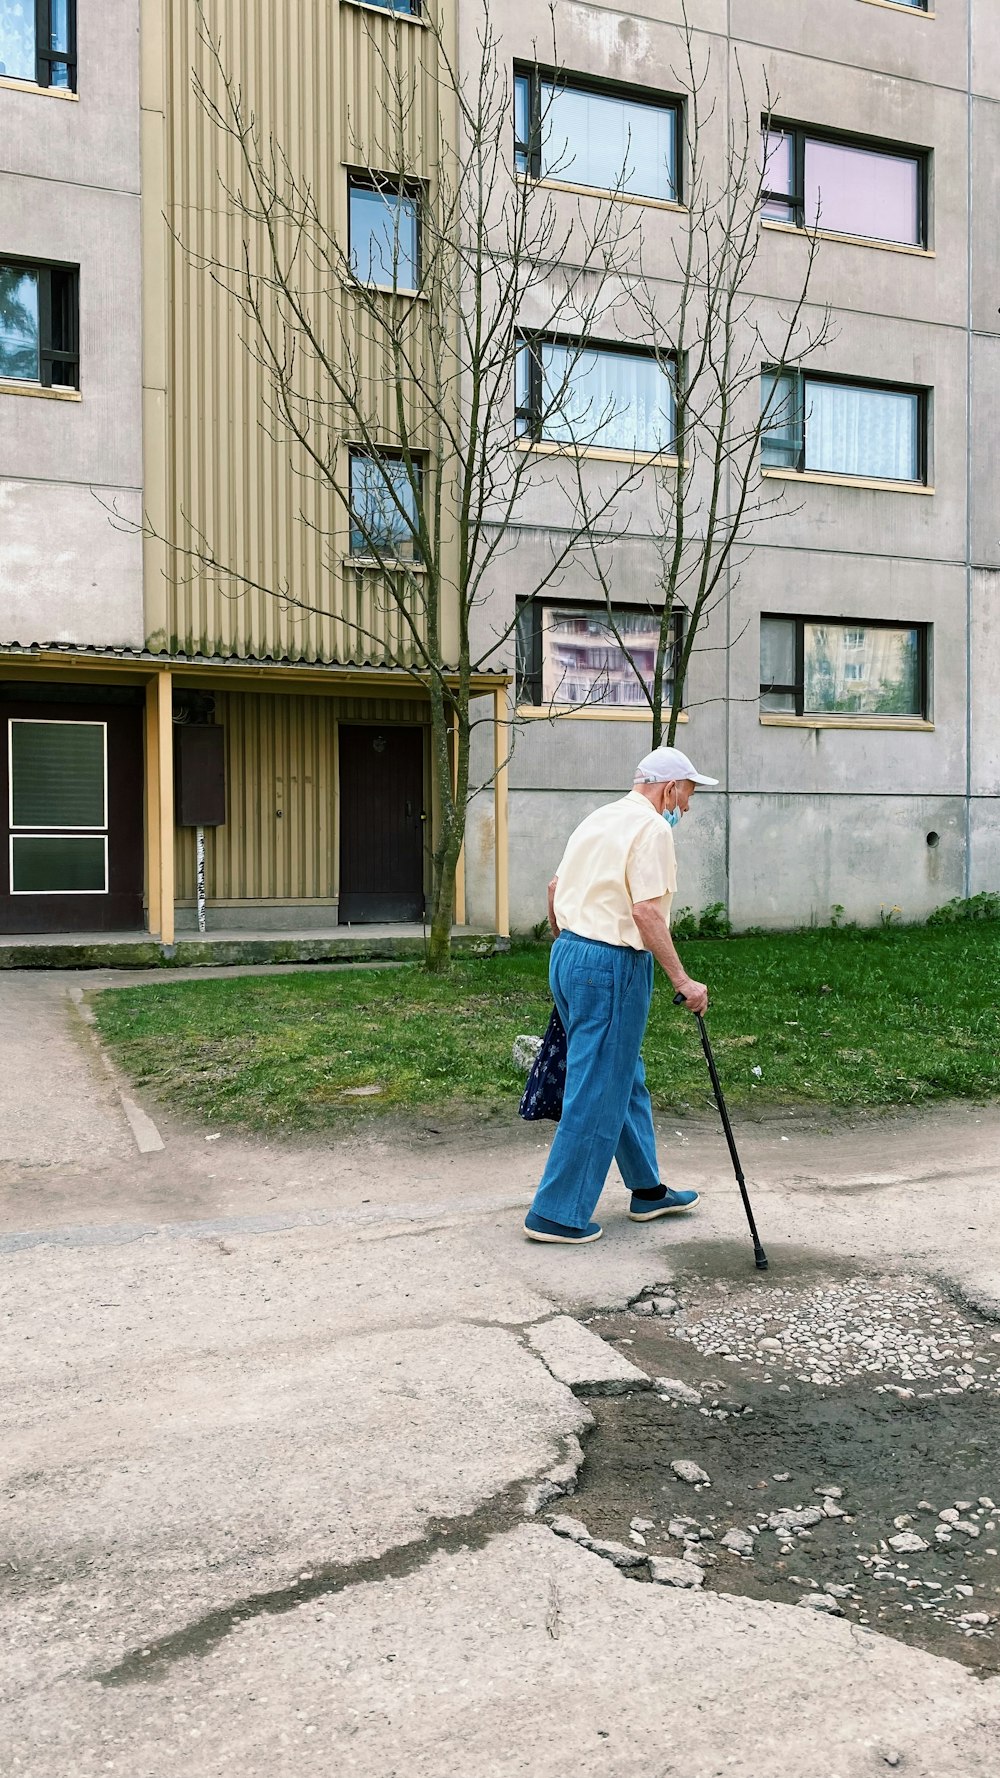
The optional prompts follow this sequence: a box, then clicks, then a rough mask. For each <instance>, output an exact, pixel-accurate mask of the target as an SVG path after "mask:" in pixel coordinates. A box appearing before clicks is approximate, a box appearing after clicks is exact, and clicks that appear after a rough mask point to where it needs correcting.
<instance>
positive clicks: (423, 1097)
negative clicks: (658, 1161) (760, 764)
mask: <svg viewBox="0 0 1000 1778" xmlns="http://www.w3.org/2000/svg"><path fill="white" fill-rule="evenodd" d="M680 948H681V954H682V956H683V959H684V963H685V966H686V968H688V969H689V970H690V972H691V974H692V975H694V976H696V977H698V978H699V979H703V980H705V981H707V982H708V984H709V987H710V990H711V993H712V1006H711V1010H710V1013H709V1030H710V1032H711V1035H712V1039H713V1044H714V1048H715V1052H716V1056H717V1059H718V1063H719V1070H720V1073H721V1076H722V1082H723V1086H724V1088H725V1091H726V1096H727V1099H728V1100H729V1101H730V1103H731V1104H732V1105H733V1106H734V1107H736V1108H742V1109H757V1108H760V1109H763V1108H766V1107H770V1106H776V1105H782V1104H806V1105H809V1104H811V1105H815V1106H831V1105H832V1106H840V1107H845V1108H850V1107H861V1106H891V1105H920V1104H926V1103H928V1102H929V1101H931V1100H937V1099H945V1098H973V1099H976V1098H982V1099H986V1098H989V1097H991V1096H993V1095H995V1094H997V1093H998V1091H1000V1042H998V1039H1000V1013H998V983H1000V925H998V924H994V923H991V922H976V923H974V924H965V925H956V926H951V927H936V928H934V927H911V928H903V929H899V930H891V929H890V930H887V931H886V930H876V931H874V932H867V931H866V932H857V931H852V930H849V931H833V930H824V931H819V932H803V933H788V934H780V935H773V936H760V935H754V936H748V937H745V938H734V939H728V940H724V941H706V940H700V941H698V940H691V941H687V942H684V943H682V945H681V947H680ZM547 967H548V956H547V952H546V951H544V950H543V949H542V948H540V947H534V946H528V945H524V946H515V948H514V950H513V951H512V953H511V954H510V955H509V956H504V957H492V958H484V959H463V960H462V961H461V962H459V963H456V965H455V967H454V969H453V971H452V973H451V975H450V976H448V977H446V978H439V977H432V976H428V975H426V974H425V973H424V972H423V970H422V969H421V968H420V967H419V966H417V965H411V966H405V967H403V968H399V969H370V970H345V971H344V972H343V973H337V972H333V971H331V972H322V973H317V974H308V973H298V972H297V973H293V974H288V975H274V976H244V977H234V978H232V979H230V980H225V981H223V980H218V979H216V980H209V981H185V982H171V981H169V980H164V979H163V978H162V977H159V978H154V979H152V980H151V981H150V983H149V985H148V986H147V985H145V984H144V985H143V986H142V987H137V988H125V989H115V990H112V991H109V992H106V993H102V994H100V995H98V996H97V997H96V999H95V1007H96V1013H97V1019H98V1024H99V1026H100V1029H101V1033H102V1035H103V1037H104V1040H105V1042H106V1043H107V1045H108V1047H109V1048H110V1050H111V1052H112V1054H113V1055H114V1056H115V1059H116V1060H117V1062H118V1063H119V1064H120V1065H121V1067H122V1068H123V1069H124V1070H125V1071H126V1073H127V1074H129V1075H130V1077H131V1078H132V1080H133V1081H135V1082H136V1083H137V1084H138V1085H139V1086H142V1087H145V1088H147V1089H150V1090H151V1091H152V1092H153V1093H154V1094H156V1095H158V1096H159V1097H160V1098H161V1099H163V1100H165V1101H166V1102H167V1103H169V1104H172V1105H174V1106H175V1107H178V1108H179V1109H181V1110H183V1111H186V1112H188V1113H192V1114H194V1115H195V1116H197V1117H200V1118H202V1119H205V1120H207V1121H209V1122H211V1123H215V1124H222V1123H228V1124H231V1125H240V1126H242V1127H244V1128H247V1129H256V1130H286V1131H295V1130H303V1131H305V1130H319V1129H329V1128H336V1127H338V1126H339V1125H343V1124H345V1123H346V1122H348V1121H354V1120H356V1119H357V1117H358V1116H359V1114H361V1113H364V1114H365V1115H368V1116H370V1115H372V1114H377V1113H379V1112H384V1111H386V1110H399V1109H405V1108H414V1109H421V1110H435V1111H448V1110H452V1111H459V1110H462V1109H474V1110H482V1111H490V1110H498V1109H501V1108H506V1109H508V1110H510V1111H513V1110H514V1109H515V1107H516V1104H517V1100H518V1097H519V1094H520V1091H521V1087H522V1084H523V1077H522V1076H521V1075H520V1074H519V1073H518V1072H517V1071H516V1070H515V1068H514V1067H513V1064H512V1062H511V1056H510V1052H511V1044H512V1042H513V1040H514V1038H515V1037H516V1036H517V1034H518V1033H519V1032H536V1033H540V1032H541V1031H542V1030H543V1028H544V1024H545V1020H546V1018H547V1016H548V1011H549V1007H550V1004H551V1003H550V999H549V994H548V988H547V982H546V973H547ZM645 1057H646V1066H647V1072H648V1076H649V1084H650V1089H651V1091H652V1094H653V1100H654V1103H655V1104H656V1105H657V1106H658V1107H659V1108H660V1109H662V1110H670V1111H683V1110H686V1109H691V1108H695V1109H699V1110H701V1109H703V1108H704V1106H705V1105H706V1103H710V1102H711V1101H710V1097H709V1087H708V1080H707V1074H706V1070H705V1065H704V1059H703V1057H702V1053H701V1048H700V1045H699V1044H698V1041H697V1034H696V1027H695V1022H694V1020H693V1019H692V1018H691V1017H690V1015H689V1014H686V1013H684V1012H683V1011H682V1010H680V1011H679V1010H678V1009H677V1008H675V1007H674V1006H673V1005H672V1003H671V993H670V987H669V983H668V982H667V981H666V979H665V977H663V976H661V975H660V974H659V972H658V979H657V988H656V993H655V995H654V999H653V1011H652V1015H651V1018H650V1023H649V1031H648V1033H647V1038H646V1046H645ZM755 1069H759V1070H760V1072H759V1074H756V1073H755V1072H754V1070H755ZM363 1086H377V1087H378V1088H380V1092H379V1093H378V1095H377V1096H373V1097H355V1096H352V1095H350V1094H349V1093H347V1092H346V1090H345V1089H348V1088H351V1087H363Z"/></svg>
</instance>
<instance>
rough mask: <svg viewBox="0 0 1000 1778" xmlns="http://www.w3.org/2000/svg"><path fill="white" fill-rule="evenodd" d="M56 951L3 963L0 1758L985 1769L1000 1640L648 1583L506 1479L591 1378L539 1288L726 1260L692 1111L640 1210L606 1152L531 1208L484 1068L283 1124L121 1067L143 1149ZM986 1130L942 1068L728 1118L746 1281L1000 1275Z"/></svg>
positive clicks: (583, 1291) (316, 1765)
mask: <svg viewBox="0 0 1000 1778" xmlns="http://www.w3.org/2000/svg"><path fill="white" fill-rule="evenodd" d="M70 985H71V983H69V982H67V980H66V979H65V978H62V977H59V976H56V975H40V976H29V975H18V974H16V973H13V972H12V973H11V974H9V975H6V976H5V977H4V978H3V979H2V980H0V1083H2V1084H0V1154H2V1156H3V1163H2V1165H3V1171H2V1173H0V1182H2V1190H0V1266H2V1276H3V1290H2V1313H3V1317H4V1322H3V1325H4V1328H5V1334H4V1339H3V1345H2V1350H0V1364H2V1373H0V1377H2V1380H0V1401H2V1404H3V1406H2V1414H3V1423H4V1434H3V1441H2V1449H3V1465H4V1485H3V1493H2V1507H0V1526H2V1553H0V1611H2V1619H0V1637H2V1646H3V1648H4V1650H5V1653H4V1656H3V1658H2V1667H3V1670H4V1686H3V1704H2V1709H3V1712H4V1717H3V1722H2V1726H0V1746H2V1747H3V1748H4V1750H5V1751H4V1756H3V1762H2V1769H4V1770H5V1771H6V1770H9V1771H10V1772H12V1773H17V1774H24V1775H30V1778H69V1775H70V1774H72V1778H90V1775H91V1774H98V1773H104V1772H108V1771H112V1772H116V1773H120V1774H127V1775H128V1778H216V1775H218V1778H229V1775H230V1774H237V1773H239V1774H240V1778H258V1774H259V1775H260V1778H265V1775H266V1778H285V1774H288V1775H289V1778H290V1775H291V1774H292V1773H294V1774H295V1775H296V1778H302V1775H303V1774H314V1773H315V1774H317V1775H319V1774H326V1773H328V1772H334V1771H336V1772H337V1773H341V1772H344V1773H350V1774H359V1775H364V1778H369V1775H370V1778H375V1775H376V1774H377V1775H378V1778H391V1775H392V1774H399V1775H400V1778H402V1774H404V1773H405V1774H406V1775H407V1778H452V1775H454V1778H494V1775H495V1778H507V1775H508V1774H511V1775H513V1774H526V1775H530V1778H548V1775H549V1774H552V1778H556V1775H557V1774H558V1775H559V1778H563V1775H564V1774H566V1773H569V1772H573V1773H581V1774H588V1775H589V1774H591V1773H593V1774H595V1775H598V1778H632V1774H638V1773H639V1772H643V1773H651V1774H654V1775H655V1778H667V1775H668V1774H670V1775H671V1778H710V1775H712V1778H715V1775H716V1774H718V1775H719V1778H722V1775H723V1774H725V1775H726V1778H728V1775H729V1774H735V1778H834V1775H836V1778H855V1774H858V1775H860V1774H868V1773H878V1772H885V1771H887V1770H890V1769H894V1768H895V1767H897V1766H898V1768H899V1769H900V1770H901V1771H904V1772H905V1773H907V1774H917V1773H921V1774H924V1773H926V1774H927V1775H928V1778H930V1775H931V1774H933V1775H934V1778H949V1775H950V1774H952V1773H954V1774H955V1775H956V1778H957V1775H958V1774H962V1778H975V1775H977V1774H983V1775H984V1778H985V1775H986V1774H993V1773H995V1771H996V1767H997V1761H996V1752H995V1749H996V1746H997V1735H998V1732H1000V1682H998V1681H996V1680H989V1681H987V1682H985V1683H984V1682H981V1681H979V1680H977V1679H975V1678H973V1677H972V1676H971V1675H970V1674H968V1673H967V1672H965V1671H964V1670H963V1669H961V1668H959V1667H957V1666H956V1665H954V1664H953V1663H951V1662H949V1661H946V1660H941V1659H937V1658H934V1657H931V1656H929V1655H925V1654H921V1653H919V1652H917V1651H915V1650H912V1649H908V1648H905V1647H903V1646H902V1645H901V1644H899V1643H896V1642H893V1641H890V1640H889V1639H887V1638H885V1637H882V1636H878V1635H875V1634H872V1633H864V1632H859V1630H858V1629H857V1627H856V1626H852V1625H850V1624H847V1623H838V1622H828V1621H824V1620H822V1619H818V1618H817V1617H816V1616H815V1615H814V1614H812V1613H808V1612H805V1611H802V1610H798V1609H796V1608H794V1607H781V1606H771V1605H764V1604H760V1603H756V1602H753V1601H747V1600H737V1599H730V1598H726V1597H718V1596H710V1595H705V1596H701V1595H699V1596H698V1597H696V1598H695V1597H688V1596H685V1595H681V1594H675V1593H673V1592H671V1591H669V1590H668V1589H665V1588H660V1587H656V1586H648V1585H647V1586H639V1585H636V1584H635V1582H633V1581H631V1580H629V1579H627V1578H626V1577H625V1576H623V1575H622V1574H621V1573H619V1572H618V1571H617V1570H616V1569H614V1568H613V1567H611V1566H610V1565H609V1564H608V1563H606V1562H602V1561H601V1560H600V1559H599V1558H597V1557H595V1556H593V1555H591V1554H589V1553H588V1552H586V1551H583V1550H580V1549H578V1548H576V1547H575V1546H573V1545H571V1544H568V1543H566V1542H565V1541H562V1540H559V1539H557V1538H555V1537H553V1536H552V1535H551V1533H550V1532H549V1531H548V1530H547V1528H546V1527H545V1526H544V1525H543V1524H541V1523H539V1522H537V1521H532V1520H530V1519H526V1518H525V1516H524V1511H523V1503H524V1495H525V1491H526V1489H527V1487H528V1486H529V1485H530V1484H531V1483H534V1482H537V1481H538V1480H539V1478H542V1477H544V1476H545V1475H546V1474H547V1473H549V1472H552V1471H553V1470H558V1469H559V1468H560V1466H562V1467H565V1465H566V1463H567V1460H568V1461H569V1463H570V1467H572V1464H573V1462H575V1457H574V1455H573V1453H574V1451H575V1444H574V1441H575V1439H576V1437H577V1436H578V1435H580V1434H585V1432H586V1426H587V1422H588V1420H589V1413H588V1409H587V1407H586V1402H585V1400H581V1399H580V1398H579V1397H578V1396H577V1395H576V1394H574V1393H573V1391H572V1389H571V1388H569V1387H567V1385H566V1383H565V1382H563V1381H561V1380H560V1379H559V1375H558V1374H553V1370H555V1371H556V1372H557V1373H558V1371H559V1364H558V1347H559V1341H558V1339H555V1338H553V1337H551V1336H546V1334H545V1332H544V1327H545V1324H546V1323H548V1322H549V1321H551V1320H552V1319H553V1318H554V1317H555V1316H557V1315H559V1314H561V1313H564V1312H566V1311H570V1312H573V1313H575V1314H576V1315H577V1317H578V1318H579V1319H580V1320H581V1321H583V1322H584V1323H585V1321H586V1316H587V1314H588V1312H589V1311H592V1310H593V1309H595V1308H597V1307H610V1306H614V1305H624V1304H625V1303H627V1302H628V1301H629V1300H630V1299H631V1298H634V1297H635V1296H636V1295H637V1294H638V1293H639V1292H640V1291H642V1290H644V1289H647V1288H648V1287H649V1286H651V1285H653V1284H655V1283H667V1282H669V1280H670V1279H671V1277H672V1275H673V1273H674V1270H675V1268H676V1266H677V1263H678V1260H679V1259H680V1258H683V1257H690V1256H692V1255H694V1254H697V1253H698V1252H701V1251H711V1253H712V1255H713V1263H716V1264H719V1263H722V1264H730V1265H732V1266H734V1267H740V1268H744V1267H749V1268H750V1269H751V1271H752V1255H751V1253H750V1251H749V1244H748V1242H747V1240H746V1235H745V1227H744V1226H741V1215H742V1212H741V1209H740V1205H739V1199H738V1197H737V1195H736V1192H735V1188H734V1186H733V1183H732V1177H731V1174H730V1173H729V1172H728V1159H727V1156H726V1151H725V1148H724V1144H723V1143H722V1141H721V1137H720V1136H719V1134H718V1132H717V1131H716V1130H715V1129H714V1128H713V1126H712V1125H710V1124H706V1125H690V1126H689V1125H685V1127H684V1130H683V1132H682V1133H681V1134H680V1135H677V1134H675V1133H674V1131H673V1129H672V1128H671V1127H670V1126H667V1127H666V1128H665V1130H664V1132H663V1155H664V1160H665V1162H666V1161H667V1160H668V1159H669V1161H670V1177H671V1178H672V1179H673V1180H675V1181H676V1182H680V1181H681V1180H683V1183H685V1184H688V1183H693V1184H695V1185H697V1186H698V1187H699V1189H701V1190H702V1192H703V1203H702V1206H701V1208H700V1211H699V1213H698V1215H697V1216H696V1217H693V1218H691V1219H690V1220H681V1219H672V1220H670V1221H668V1222H667V1223H666V1224H662V1223H661V1224H653V1225H651V1226H649V1227H637V1226H636V1225H633V1224H630V1223H628V1222H627V1221H626V1220H625V1218H624V1204H623V1197H622V1194H621V1190H620V1187H619V1190H618V1194H616V1193H615V1191H614V1188H613V1186H609V1188H608V1191H607V1192H606V1194H605V1199H604V1201H603V1203H602V1214H603V1216H604V1219H605V1225H606V1230H607V1233H606V1236H605V1239H604V1240H603V1241H601V1242H599V1243H597V1244H596V1245H595V1246H593V1247H589V1248H586V1249H584V1250H582V1251H580V1252H577V1253H565V1252H563V1251H560V1250H558V1249H556V1250H553V1249H548V1248H544V1247H537V1246H533V1245H530V1244H528V1243H526V1242H525V1241H524V1240H523V1238H522V1237H521V1235H520V1232H519V1223H520V1215H521V1213H522V1211H523V1207H524V1205H525V1204H526V1203H527V1201H528V1199H529V1198H530V1194H531V1189H532V1186H533V1183H534V1180H535V1178H536V1176H537V1172H538V1168H539V1164H540V1159H541V1155H542V1146H541V1142H542V1141H544V1138H541V1139H540V1137H539V1134H538V1133H537V1132H536V1131H534V1130H532V1129H529V1128H526V1127H523V1126H518V1125H517V1122H516V1119H514V1117H513V1107H512V1117H511V1119H510V1121H509V1122H502V1123H488V1124H485V1125H477V1126H472V1127H468V1128H465V1129H455V1128H444V1129H439V1128H436V1127H435V1128H430V1127H423V1128H420V1129H417V1130H416V1131H414V1132H413V1133H412V1134H410V1135H405V1134H404V1133H403V1132H401V1131H398V1130H397V1131H390V1132H388V1133H387V1132H386V1131H385V1130H384V1127H382V1126H378V1125H372V1126H369V1127H367V1128H366V1129H364V1130H362V1131H361V1132H359V1133H358V1134H356V1135H354V1136H352V1137H351V1138H350V1139H348V1140H345V1141H343V1142H340V1143H338V1144H336V1145H334V1144H329V1143H328V1144H324V1143H321V1142H311V1143H308V1144H298V1145H287V1146H280V1145H276V1144H275V1143H273V1142H269V1143H263V1142H253V1141H244V1140H240V1139H237V1138H234V1137H231V1136H229V1135H228V1134H226V1133H221V1134H219V1139H218V1140H216V1141H206V1137H208V1136H215V1135H216V1132H215V1131H211V1130H192V1129H187V1128H183V1127H181V1126H180V1125H178V1124H177V1123H176V1122H174V1121H173V1120H171V1119H169V1118H164V1117H161V1116H160V1114H159V1112H158V1110H157V1108H156V1107H155V1106H147V1107H146V1109H147V1111H151V1112H152V1113H153V1115H154V1116H155V1117H156V1119H157V1122H158V1125H159V1128H160V1131H161V1134H162V1136H163V1138H164V1143H165V1146H164V1149H163V1151H162V1152H161V1153H152V1154H145V1155H140V1154H139V1153H138V1151H137V1150H136V1147H135V1144H134V1141H133V1139H132V1136H131V1134H130V1132H129V1130H128V1127H127V1125H126V1123H125V1121H124V1118H123V1116H122V1113H121V1109H120V1105H119V1103H118V1100H117V1097H116V1094H115V1090H114V1085H113V1083H112V1082H111V1081H110V1080H109V1078H108V1076H107V1075H106V1073H105V1072H104V1070H103V1068H102V1067H101V1065H100V1062H99V1059H98V1057H97V1055H96V1051H95V1048H94V1045H93V1039H92V1037H91V1036H90V1035H89V1034H88V1033H87V1032H86V1030H85V1029H84V1028H83V1027H82V1025H81V1023H80V1020H79V1016H78V1013H77V1012H76V1010H75V1009H74V1007H73V1005H72V1002H71V1000H70V999H69V998H68V994H67V989H68V987H69V986H70ZM72 985H80V986H84V987H86V986H87V985H88V984H87V980H86V978H84V977H81V976H79V975H74V977H73V978H72ZM998 1136H1000V1116H998V1114H997V1112H996V1111H995V1110H989V1111H986V1110H982V1109H977V1108H967V1107H962V1108H958V1109H956V1110H950V1111H947V1112H942V1113H939V1114H936V1115H935V1116H932V1117H930V1118H923V1119H916V1118H901V1119H888V1120H887V1119H878V1120H873V1121H870V1122H867V1123H864V1124H861V1125H857V1126H854V1127H852V1128H848V1127H846V1126H838V1127H836V1128H830V1129H828V1130H826V1131H824V1130H823V1128H822V1127H818V1126H816V1125H815V1124H806V1123H805V1120H803V1119H794V1118H788V1119H782V1120H776V1121H775V1122H773V1123H769V1124H766V1125H758V1126H753V1127H749V1128H745V1129H744V1130H742V1131H741V1132H740V1139H741V1146H742V1149H743V1151H744V1159H745V1163H746V1166H747V1173H748V1177H749V1179H750V1181H751V1189H752V1193H753V1198H754V1206H755V1210H756V1213H757V1218H758V1223H759V1225H760V1227H761V1232H762V1235H763V1237H764V1240H765V1243H766V1245H767V1247H768V1251H769V1253H770V1256H771V1261H772V1265H771V1271H770V1272H769V1273H768V1274H767V1275H765V1276H763V1277H761V1278H760V1279H759V1288H760V1289H761V1290H762V1291H766V1290H768V1289H780V1281H781V1260H782V1256H783V1254H788V1253H792V1252H796V1253H798V1252H801V1251H803V1250H809V1251H812V1252H814V1253H817V1254H819V1255H822V1254H823V1253H828V1254H835V1255H836V1256H837V1257H838V1258H845V1257H849V1258H853V1259H854V1260H855V1261H856V1262H857V1263H858V1264H859V1265H860V1266H864V1265H866V1264H870V1263H871V1264H874V1263H877V1264H878V1265H880V1266H884V1265H885V1264H887V1263H888V1264H892V1263H894V1262H897V1261H898V1262H899V1263H900V1264H906V1265H909V1266H910V1267H911V1268H914V1267H915V1268H917V1269H918V1270H921V1269H922V1270H924V1271H927V1272H931V1273H933V1274H934V1275H935V1276H940V1277H942V1278H944V1279H945V1280H946V1281H947V1282H948V1283H949V1285H950V1286H951V1287H952V1288H955V1289H957V1290H961V1291H964V1292H965V1293H966V1294H967V1295H969V1296H970V1297H971V1298H973V1299H974V1300H977V1301H978V1302H980V1303H981V1304H982V1305H983V1306H984V1307H985V1308H986V1309H987V1311H988V1312H994V1313H1000V1223H998V1219H997V1205H998V1198H997V1178H996V1165H995V1157H996V1153H997V1148H996V1144H997V1138H998ZM589 1337H590V1338H592V1339H595V1340H596V1336H595V1335H593V1334H591V1335H590V1336H589ZM574 1345H575V1343H574ZM545 1357H548V1359H549V1363H548V1364H547V1363H546V1362H545ZM598 1357H599V1354H598ZM581 1362H584V1361H581ZM550 1366H551V1367H552V1368H550ZM584 1368H586V1365H585V1363H584ZM566 1374H567V1375H568V1374H569V1373H568V1372H567V1373H566ZM145 1651H148V1652H145Z"/></svg>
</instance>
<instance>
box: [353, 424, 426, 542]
mask: <svg viewBox="0 0 1000 1778" xmlns="http://www.w3.org/2000/svg"><path fill="white" fill-rule="evenodd" d="M420 482H421V470H420V466H419V464H416V463H414V464H413V465H412V468H411V470H410V471H409V472H408V471H407V467H406V464H405V463H404V461H403V459H402V457H400V456H395V455H392V454H386V455H385V456H381V455H380V456H378V457H373V456H370V455H369V454H368V453H367V452H366V451H352V452H351V542H350V551H351V555H352V556H368V557H371V556H380V557H381V556H393V557H395V558H396V559H397V560H399V561H412V560H413V558H414V556H415V555H416V553H417V552H416V537H417V529H418V523H419V511H418V499H419V489H420Z"/></svg>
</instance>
